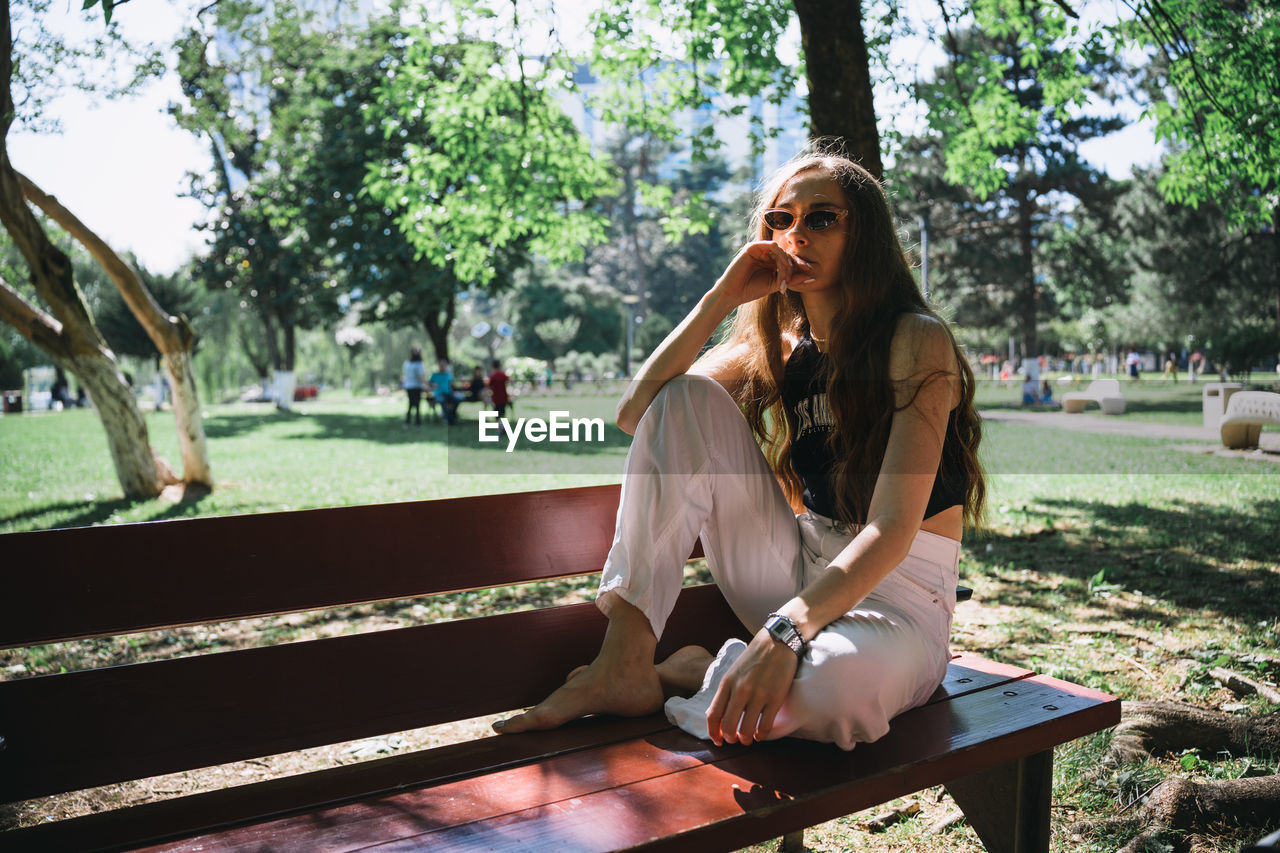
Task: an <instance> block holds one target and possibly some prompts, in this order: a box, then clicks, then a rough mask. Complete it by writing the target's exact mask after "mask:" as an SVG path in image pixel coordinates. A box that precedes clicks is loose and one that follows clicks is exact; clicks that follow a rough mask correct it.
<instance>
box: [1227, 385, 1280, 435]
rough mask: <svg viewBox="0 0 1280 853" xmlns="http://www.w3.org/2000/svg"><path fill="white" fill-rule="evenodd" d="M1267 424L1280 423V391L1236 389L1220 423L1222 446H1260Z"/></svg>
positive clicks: (1228, 401)
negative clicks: (1264, 425) (1259, 442)
mask: <svg viewBox="0 0 1280 853" xmlns="http://www.w3.org/2000/svg"><path fill="white" fill-rule="evenodd" d="M1263 424H1280V394H1277V393H1275V392H1273V391H1236V392H1235V393H1234V394H1232V395H1231V397H1230V399H1228V400H1227V411H1226V414H1224V415H1223V416H1222V420H1220V421H1219V422H1218V432H1219V434H1220V435H1221V437H1222V446H1223V447H1230V448H1243V447H1257V446H1258V440H1259V439H1260V438H1261V437H1262V426H1263Z"/></svg>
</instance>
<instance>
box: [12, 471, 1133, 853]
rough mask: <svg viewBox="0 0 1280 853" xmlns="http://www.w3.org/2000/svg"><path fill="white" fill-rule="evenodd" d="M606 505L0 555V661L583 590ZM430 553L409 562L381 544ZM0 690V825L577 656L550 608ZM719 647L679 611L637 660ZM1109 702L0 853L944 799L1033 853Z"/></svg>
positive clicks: (365, 729)
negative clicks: (313, 618) (328, 617)
mask: <svg viewBox="0 0 1280 853" xmlns="http://www.w3.org/2000/svg"><path fill="white" fill-rule="evenodd" d="M617 500H618V487H617V486H600V487H589V488H580V489H566V490H557V491H549V492H531V493H522V494H510V495H500V496H487V497H473V498H459V499H450V500H439V501H423V502H412V503H400V504H386V505H380V506H359V507H345V508H336V509H320V510H304V511H296V512H286V513H273V514H264V515H247V516H236V517H222V518H201V519H189V520H178V521H160V522H150V523H143V524H129V525H116V526H104V527H92V528H78V529H67V530H54V531H40V532H30V533H14V534H8V535H5V536H0V553H3V554H4V555H5V561H6V564H7V565H8V566H10V567H15V568H16V567H21V569H17V570H11V571H10V572H9V573H8V574H7V577H6V582H5V595H4V596H3V598H2V599H0V647H5V648H10V647H26V646H33V645H39V644H44V643H52V642H56V641H61V640H74V639H81V638H88V637H98V636H111V635H119V634H124V633H128V632H135V631H142V630H151V629H160V628H168V627H174V626H180V625H193V624H202V623H211V622H221V621H226V620H236V619H245V618H249V617H256V616H261V615H264V614H277V613H289V612H294V611H304V610H313V609H319V608H328V607H333V606H339V605H346V604H351V603H356V602H373V601H384V600H397V599H405V598H412V597H417V596H429V595H440V594H445V593H454V592H458V591H462V590H475V589H481V588H489V587H495V586H504V585H508V584H513V583H522V582H529V581H538V580H547V579H553V578H561V577H565V576H570V575H578V574H586V573H595V572H597V571H598V570H599V567H600V565H601V562H602V560H603V557H604V555H605V553H606V551H607V549H608V547H609V543H610V541H611V538H612V530H613V525H614V514H615V510H616V506H617ZM409 537H412V538H413V539H415V540H419V541H420V540H421V539H422V538H424V537H426V538H427V539H429V540H430V541H433V542H439V543H444V542H453V543H458V544H457V547H456V548H454V549H453V550H451V551H450V550H446V549H443V548H433V549H431V551H430V552H429V559H430V560H431V562H429V563H423V562H422V559H423V557H422V556H421V555H422V551H421V550H420V549H417V548H413V547H409V546H406V544H405V541H406V539H407V538H409ZM465 615H466V616H467V617H470V618H461V619H458V620H456V621H447V622H437V623H434V624H423V625H417V626H413V627H406V628H395V629H390V630H381V631H374V632H371V633H363V634H356V635H347V636H340V637H332V638H325V639H318V640H308V641H303V642H293V643H285V644H279V645H267V646H261V647H256V648H250V649H246V650H237V651H228V652H220V653H211V654H202V655H195V656H191V657H184V658H177V659H170V660H159V661H150V662H144V663H137V664H128V665H123V666H115V667H107V668H102V669H96V670H87V671H81V672H66V673H61V674H55V675H43V676H35V677H29V678H22V679H18V680H9V681H5V682H0V737H2V738H3V747H4V748H3V749H2V750H0V802H16V801H22V800H28V799H31V798H37V797H42V796H46V795H51V794H57V793H61V792H68V791H77V790H81V789H84V788H89V787H93V786H100V785H108V784H112V783H115V782H121V781H125V780H133V779H143V778H148V777H152V776H156V775H160V774H167V773H174V772H178V771H184V770H189V769H194V768H201V767H207V766H212V765H218V764H223V763H228V762H235V761H240V760H247V759H255V758H258V757H261V756H270V755H275V754H279V753H286V752H290V751H293V750H299V749H303V748H307V747H314V746H319V745H326V744H333V743H343V742H346V741H350V740H357V739H363V738H370V737H374V736H378V735H385V734H387V733H392V732H401V731H406V730H409V729H414V728H417V727H423V726H431V725H435V724H440V723H448V722H451V721H458V720H465V719H471V718H475V717H483V716H485V715H491V714H496V713H501V712H505V711H508V710H511V709H516V708H522V707H526V706H529V705H531V704H534V703H535V702H537V701H538V700H540V699H541V698H542V697H543V696H545V695H546V694H547V693H548V692H549V690H550V689H552V688H553V687H554V686H555V685H556V684H559V683H560V682H561V680H562V679H563V678H564V675H565V673H566V671H567V670H568V669H569V668H571V667H572V666H574V665H577V664H579V663H582V662H584V661H586V660H588V659H589V658H590V657H591V656H592V654H593V653H594V651H595V649H596V648H597V646H598V644H599V642H600V639H601V637H602V634H603V630H604V627H605V619H604V618H603V617H602V616H601V615H600V614H599V612H598V611H597V610H596V608H595V606H594V604H592V603H590V602H587V603H576V604H567V605H562V606H551V607H546V608H542V609H534V610H525V611H521V612H511V613H504V614H500V615H481V614H471V613H468V614H465ZM734 633H737V634H739V635H741V634H742V629H741V627H740V626H739V625H737V624H736V622H735V620H734V619H733V617H732V615H731V614H730V612H729V610H728V608H727V606H726V605H725V604H724V602H723V599H722V598H721V597H720V595H719V592H718V591H717V590H716V588H715V587H714V586H697V587H691V588H688V589H686V590H685V591H684V592H683V593H682V595H681V597H680V600H679V603H678V605H677V607H676V611H675V613H674V615H673V617H672V620H671V623H670V626H669V628H668V631H667V632H666V634H665V635H664V637H663V642H662V649H661V652H662V653H667V652H670V651H671V650H673V649H674V648H677V647H679V646H680V645H684V644H687V643H693V642H697V643H701V644H703V645H709V646H712V647H715V646H717V645H718V644H719V643H720V642H721V640H722V639H723V638H724V637H726V636H728V635H730V634H734ZM1119 718H1120V703H1119V700H1117V699H1115V698H1114V697H1111V696H1108V695H1105V694H1102V693H1099V692H1097V691H1094V690H1090V689H1087V688H1084V687H1079V686H1077V685H1074V684H1069V683H1066V682H1063V681H1059V680H1057V679H1054V678H1049V677H1045V676H1041V675H1036V674H1034V673H1032V672H1029V671H1027V670H1025V669H1020V668H1017V667H1014V666H1008V665H1003V664H999V663H994V662H991V661H986V660H982V659H980V658H974V657H965V656H961V657H958V658H957V659H955V660H954V661H953V663H952V664H951V667H950V669H949V672H948V674H947V678H946V681H945V682H944V684H943V685H942V686H941V687H940V688H939V690H938V691H937V693H936V694H935V695H934V697H933V699H932V701H931V702H930V703H929V704H928V705H926V706H923V707H921V708H917V709H915V710H912V711H910V712H908V713H906V714H903V715H901V716H899V717H898V718H897V719H895V720H894V722H893V727H892V730H891V731H890V733H889V734H888V735H886V736H885V737H884V738H882V739H881V740H879V741H877V742H876V743H874V744H864V745H860V746H859V747H858V748H857V749H855V750H854V751H852V752H848V753H846V752H842V751H840V750H839V749H837V748H835V747H832V746H827V745H822V744H816V743H810V742H804V741H798V740H791V739H788V740H782V741H776V742H772V743H767V744H763V745H757V746H752V747H741V746H736V745H733V746H725V747H716V746H714V745H713V744H710V743H708V742H705V741H699V740H697V739H694V738H692V737H690V736H688V735H686V734H684V733H683V732H681V731H679V730H678V729H674V728H672V727H671V726H670V725H669V724H668V723H667V721H666V720H665V718H663V717H662V716H660V715H655V716H650V717H644V718H638V719H618V718H606V717H599V718H593V719H588V720H583V721H579V722H577V723H574V724H570V725H568V726H565V727H564V728H562V729H560V730H557V731H553V732H545V733H530V734H522V735H512V736H492V737H481V738H478V739H476V740H472V741H468V742H463V743H455V744H451V745H446V746H441V747H437V748H433V749H426V750H422V751H416V752H411V753H409V754H402V755H395V756H392V757H389V758H383V759H378V760H374V761H369V762H364V763H360V764H354V765H348V766H342V767H337V768H332V769H326V770H320V771H315V772H309V773H304V774H300V775H294V776H289V777H285V778H280V779H273V780H269V781H265V782H257V783H253V784H249V785H244V786H240V787H234V788H226V789H222V790H214V791H209V792H206V793H198V794H193V795H188V796H184V797H180V798H177V799H173V800H167V801H160V802H149V803H143V804H139V805H133V806H129V807H126V808H122V809H117V810H114V811H108V812H104V813H99V814H92V815H88V816H85V817H79V818H73V819H68V820H64V821H59V822H53V823H48V824H43V825H39V826H34V827H30V828H24V829H20V830H11V831H9V832H6V833H4V834H2V835H0V849H4V850H6V851H41V853H48V851H59V850H68V851H69V850H76V851H80V850H94V849H132V848H136V847H147V848H148V849H154V850H203V851H207V850H231V849H236V850H253V851H263V850H299V851H314V850H320V849H324V850H354V849H365V848H367V847H371V846H375V845H384V846H381V847H378V849H379V850H415V849H432V850H453V849H458V850H464V849H465V850H481V849H483V850H500V849H521V850H524V849H529V848H532V847H537V848H558V849H563V850H574V851H577V850H610V849H621V848H625V849H647V850H691V851H705V850H716V849H720V850H728V849H734V848H737V847H741V846H744V845H747V844H751V843H755V842H759V841H762V840H767V839H769V838H775V837H780V836H782V837H785V838H786V839H787V840H788V841H789V842H790V844H791V846H794V845H795V843H796V842H797V840H799V836H798V833H800V832H802V831H803V829H804V828H805V827H808V826H812V825H815V824H817V823H821V822H824V821H827V820H830V819H833V818H836V817H839V816H841V815H845V814H849V813H851V812H856V811H859V810H862V809H866V808H870V807H873V806H875V805H877V804H880V803H883V802H885V801H888V800H890V799H893V798H895V797H899V796H904V795H907V794H910V793H912V792H914V791H919V790H922V789H925V788H929V787H931V786H935V785H939V784H946V786H947V788H948V790H949V791H950V792H951V793H952V795H953V796H954V797H955V799H956V801H957V802H958V803H959V805H960V806H961V807H962V809H963V810H964V811H965V814H966V816H967V817H968V820H969V822H970V824H971V825H972V826H973V827H974V828H975V829H976V830H977V832H978V834H979V836H980V837H981V838H982V840H983V842H984V843H985V845H986V846H987V848H988V849H989V850H993V851H1015V850H1016V851H1024V850H1039V851H1045V850H1048V843H1049V842H1048V839H1049V799H1050V788H1051V768H1052V760H1053V759H1052V757H1053V748H1054V746H1055V745H1057V744H1061V743H1065V742H1067V741H1070V740H1072V739H1074V738H1077V737H1080V736H1082V735H1086V734H1089V733H1091V732H1096V731H1098V730H1100V729H1103V728H1106V727H1108V726H1111V725H1113V724H1115V723H1116V722H1118V721H1119Z"/></svg>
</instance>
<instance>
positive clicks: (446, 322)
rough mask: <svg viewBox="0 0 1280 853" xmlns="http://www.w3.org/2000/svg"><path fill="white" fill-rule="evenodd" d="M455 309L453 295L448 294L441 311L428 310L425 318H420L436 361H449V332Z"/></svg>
mask: <svg viewBox="0 0 1280 853" xmlns="http://www.w3.org/2000/svg"><path fill="white" fill-rule="evenodd" d="M455 309H456V303H455V300H454V297H453V294H449V297H448V301H447V302H446V303H445V306H444V310H443V311H430V310H429V311H427V314H426V316H425V317H423V318H422V327H423V329H424V330H426V333H427V338H428V339H429V340H430V341H431V348H432V349H433V350H434V351H435V354H436V359H437V360H439V359H444V360H445V361H448V360H449V330H450V329H452V328H453V316H454V311H455Z"/></svg>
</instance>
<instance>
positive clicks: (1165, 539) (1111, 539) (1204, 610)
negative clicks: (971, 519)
mask: <svg viewBox="0 0 1280 853" xmlns="http://www.w3.org/2000/svg"><path fill="white" fill-rule="evenodd" d="M1040 502H1041V503H1043V504H1044V505H1045V506H1047V507H1048V508H1049V513H1048V515H1049V516H1050V517H1053V516H1057V517H1059V518H1063V519H1066V520H1072V521H1075V522H1076V525H1075V527H1076V530H1074V531H1069V532H1062V531H1058V530H1054V529H1046V530H1043V531H1039V532H1036V533H1031V534H1027V535H1022V536H1018V535H1013V536H1009V535H998V534H995V533H986V534H979V535H976V536H973V537H972V538H970V539H969V540H968V541H967V542H966V545H967V546H968V547H969V549H970V551H971V553H972V554H974V560H973V562H972V564H971V565H972V568H971V569H970V570H969V571H970V573H973V572H978V573H980V572H983V571H996V570H997V567H998V570H999V571H1000V572H1002V573H1017V572H1020V571H1022V570H1027V571H1031V572H1036V573H1038V574H1041V575H1056V576H1057V577H1058V578H1059V579H1066V580H1067V581H1068V583H1064V584H1061V585H1060V586H1059V587H1058V592H1059V593H1060V594H1059V595H1057V596H1055V595H1049V594H1048V592H1049V590H1048V588H1047V587H1046V586H1044V585H1037V584H1035V583H1034V582H1027V583H1012V584H1001V585H1000V587H1001V588H1000V589H999V590H997V591H995V592H994V593H993V594H992V595H991V596H990V597H991V600H993V601H995V602H997V603H1000V604H1005V605H1010V606H1013V607H1028V608H1033V609H1039V610H1057V609H1060V608H1061V606H1062V601H1061V595H1062V594H1065V595H1067V596H1068V597H1074V596H1077V595H1078V596H1079V601H1080V603H1084V602H1085V601H1086V600H1087V599H1088V598H1089V597H1090V592H1089V581H1090V579H1093V578H1095V577H1097V575H1098V572H1099V571H1102V572H1104V579H1105V582H1106V583H1113V584H1117V585H1119V586H1120V587H1123V588H1124V589H1127V590H1141V591H1142V592H1143V594H1144V595H1148V596H1155V597H1156V598H1158V599H1161V600H1163V601H1165V602H1167V603H1168V604H1170V605H1173V606H1175V607H1176V608H1178V609H1179V610H1183V611H1188V610H1198V611H1200V612H1201V614H1202V615H1214V616H1221V617H1222V618H1223V620H1224V623H1225V622H1237V623H1239V622H1248V623H1253V622H1256V621H1261V620H1266V621H1270V620H1273V619H1275V618H1276V604H1275V603H1276V602H1277V601H1280V566H1277V563H1276V550H1275V520H1276V518H1278V517H1280V501H1278V500H1261V501H1256V502H1254V503H1253V504H1251V505H1247V506H1235V507H1218V506H1206V505H1203V504H1197V503H1189V502H1185V503H1175V504H1174V505H1173V506H1172V507H1168V508H1163V507H1162V508H1153V507H1151V506H1147V505H1145V504H1140V503H1128V504H1118V505H1106V504H1098V503H1092V502H1089V501H1077V500H1068V499H1052V498H1049V499H1044V498H1042V499H1041V500H1040ZM988 546H990V548H991V550H990V551H988V550H987V548H988ZM1249 562H1253V563H1259V564H1261V565H1260V567H1258V568H1249V567H1241V565H1240V564H1241V563H1249ZM1125 618H1126V619H1135V618H1137V619H1141V618H1150V619H1151V620H1153V621H1156V622H1167V621H1168V616H1167V614H1162V613H1160V612H1158V611H1157V610H1154V609H1153V610H1151V611H1149V612H1148V613H1147V615H1146V616H1145V617H1144V616H1143V614H1142V612H1141V609H1139V610H1137V611H1135V610H1133V609H1132V608H1130V609H1127V610H1126V615H1125Z"/></svg>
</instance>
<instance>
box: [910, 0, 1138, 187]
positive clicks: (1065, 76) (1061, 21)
mask: <svg viewBox="0 0 1280 853" xmlns="http://www.w3.org/2000/svg"><path fill="white" fill-rule="evenodd" d="M968 12H969V14H970V15H971V18H969V19H968V20H967V21H965V22H964V23H965V29H963V30H961V31H955V30H952V29H950V28H948V32H947V48H948V52H949V54H950V62H949V63H948V65H947V66H946V67H945V68H942V69H939V71H938V73H937V74H936V75H935V79H934V81H932V82H929V83H923V84H920V85H919V86H918V87H917V93H918V96H919V97H920V98H921V100H923V101H924V102H925V103H926V104H927V105H928V109H929V114H928V118H929V125H930V127H931V128H933V130H934V131H936V132H937V133H938V134H939V135H940V136H941V138H942V139H943V140H944V150H945V160H946V164H947V166H946V178H947V180H948V181H949V182H951V183H952V184H955V185H957V186H964V187H968V188H970V189H971V190H972V191H973V193H974V194H975V195H976V196H977V197H978V198H979V199H985V198H987V197H988V196H989V195H991V194H992V193H995V192H997V191H1000V190H1002V189H1004V188H1006V187H1007V186H1008V185H1009V184H1010V183H1011V182H1012V181H1015V180H1017V179H1018V178H1020V177H1021V176H1022V175H1023V174H1025V173H1026V172H1027V171H1029V170H1030V171H1032V172H1035V173H1038V174H1041V175H1044V176H1046V177H1048V176H1053V175H1054V174H1055V173H1056V172H1058V171H1063V172H1066V173H1067V174H1070V173H1073V172H1079V171H1081V170H1082V169H1083V168H1084V167H1083V165H1082V164H1080V163H1079V161H1078V158H1077V157H1076V155H1075V147H1076V145H1077V144H1078V143H1079V142H1080V141H1082V140H1084V139H1088V138H1090V137H1092V136H1096V135H1101V134H1104V133H1107V132H1110V131H1111V130H1116V129H1118V128H1119V126H1120V123H1119V121H1118V120H1114V119H1106V120H1099V119H1096V118H1089V117H1085V116H1082V115H1081V108H1082V107H1084V106H1085V105H1086V103H1087V102H1088V101H1089V98H1090V96H1091V94H1093V93H1098V94H1103V93H1104V91H1105V90H1104V86H1105V84H1106V81H1107V76H1108V75H1109V74H1110V73H1112V72H1113V71H1114V64H1113V63H1112V62H1110V61H1109V60H1108V59H1107V57H1106V51H1105V50H1103V49H1102V45H1101V37H1102V36H1101V34H1100V33H1098V32H1091V33H1086V32H1083V31H1081V30H1080V29H1079V28H1078V27H1076V26H1074V25H1072V24H1071V23H1070V21H1069V20H1068V18H1067V17H1066V15H1065V13H1064V12H1063V10H1062V9H1060V8H1058V7H1056V6H1053V5H1051V4H1035V5H1026V4H1022V3H1016V2H1010V0H971V2H970V3H969V4H968ZM1064 177H1066V175H1064V176H1062V177H1058V178H1057V179H1056V180H1053V179H1052V178H1051V180H1052V183H1058V184H1060V183H1063V182H1064V181H1063V178H1064ZM1053 188H1056V187H1054V186H1053V185H1052V184H1051V185H1050V186H1048V187H1043V188H1042V190H1043V191H1046V192H1047V191H1048V190H1049V189H1053Z"/></svg>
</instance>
